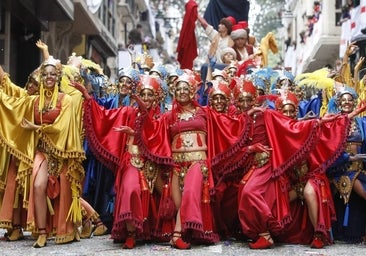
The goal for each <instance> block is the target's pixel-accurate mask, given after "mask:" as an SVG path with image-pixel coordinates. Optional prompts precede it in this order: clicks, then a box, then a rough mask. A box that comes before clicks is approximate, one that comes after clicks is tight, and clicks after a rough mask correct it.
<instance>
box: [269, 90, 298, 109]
mask: <svg viewBox="0 0 366 256" xmlns="http://www.w3.org/2000/svg"><path fill="white" fill-rule="evenodd" d="M275 105H276V109H277V110H281V109H282V108H283V107H284V106H285V105H293V106H294V107H295V109H297V107H298V106H299V100H298V99H297V97H296V95H295V94H294V93H292V92H290V91H288V90H283V91H282V92H281V93H280V95H279V97H278V98H277V99H276V102H275Z"/></svg>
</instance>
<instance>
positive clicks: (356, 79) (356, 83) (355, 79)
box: [353, 57, 365, 94]
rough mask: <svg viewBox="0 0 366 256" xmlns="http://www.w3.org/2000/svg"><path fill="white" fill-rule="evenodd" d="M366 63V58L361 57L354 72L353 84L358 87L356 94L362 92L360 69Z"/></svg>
mask: <svg viewBox="0 0 366 256" xmlns="http://www.w3.org/2000/svg"><path fill="white" fill-rule="evenodd" d="M364 62H365V57H360V58H359V60H358V62H357V64H356V66H355V69H354V70H353V82H354V84H355V87H356V92H357V93H358V94H359V93H360V91H359V89H360V87H359V83H360V79H359V77H358V73H359V72H360V69H361V67H362V65H363V63H364Z"/></svg>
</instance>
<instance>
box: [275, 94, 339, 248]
mask: <svg viewBox="0 0 366 256" xmlns="http://www.w3.org/2000/svg"><path fill="white" fill-rule="evenodd" d="M298 104H299V101H298V99H297V98H296V95H295V94H293V93H291V92H287V91H284V92H283V93H282V94H281V96H279V97H278V98H277V100H276V104H275V105H276V109H277V110H278V111H279V112H281V113H282V114H283V115H285V116H287V117H289V118H292V119H294V120H296V119H297V113H298ZM312 159H317V155H316V154H314V153H313V152H312V153H310V156H309V157H308V158H307V159H306V160H305V161H304V162H302V163H300V164H299V165H296V166H294V167H293V168H292V170H291V169H290V170H289V171H288V172H287V173H288V176H289V179H290V192H289V195H290V207H291V217H292V222H291V223H290V224H289V225H288V226H286V227H285V233H284V234H283V235H282V236H280V237H277V238H276V239H277V240H279V241H281V242H286V243H296V244H298V243H300V244H309V243H310V246H311V247H312V248H317V249H319V248H323V247H324V245H325V244H328V243H329V242H331V241H332V239H331V236H330V229H331V222H332V220H335V209H334V204H333V198H332V193H331V190H330V185H329V181H328V178H327V176H326V174H325V172H324V169H323V172H321V171H319V169H317V166H314V164H312V162H313V161H312ZM297 199H298V200H297ZM299 230H301V232H299Z"/></svg>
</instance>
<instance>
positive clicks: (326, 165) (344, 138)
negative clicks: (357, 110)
mask: <svg viewBox="0 0 366 256" xmlns="http://www.w3.org/2000/svg"><path fill="white" fill-rule="evenodd" d="M342 117H344V118H345V120H346V123H345V129H342V131H343V132H342V138H341V143H339V144H338V148H337V149H336V150H335V151H334V153H333V155H332V156H331V157H329V158H328V159H327V160H326V161H325V162H324V163H323V164H322V165H320V166H319V167H318V168H316V169H315V170H314V172H315V173H316V172H319V173H325V172H326V171H327V169H328V168H329V166H331V165H332V164H333V163H334V162H335V161H336V160H337V158H338V157H339V156H340V155H341V154H342V153H343V152H344V149H345V147H346V142H347V138H348V134H349V130H350V128H351V126H350V124H351V120H350V119H349V118H348V116H347V115H342Z"/></svg>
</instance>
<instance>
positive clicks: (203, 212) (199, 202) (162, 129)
mask: <svg viewBox="0 0 366 256" xmlns="http://www.w3.org/2000/svg"><path fill="white" fill-rule="evenodd" d="M176 108H177V107H175V108H173V111H171V112H167V113H165V114H164V115H163V116H162V117H161V118H160V119H159V120H155V121H152V120H151V119H148V118H147V119H144V118H141V134H140V133H138V134H140V135H141V138H140V141H139V145H141V149H142V150H143V153H144V155H145V156H146V157H147V158H149V159H151V160H152V161H155V162H158V163H172V164H174V172H175V173H176V174H178V175H179V177H183V178H182V179H180V182H181V187H182V188H183V193H182V202H181V207H180V211H181V212H180V213H181V222H182V233H183V236H185V235H186V234H187V233H188V232H189V233H190V234H191V235H192V239H193V242H205V243H207V242H209V243H211V242H217V241H218V240H219V238H218V235H217V233H216V229H215V225H214V219H213V214H212V209H211V206H210V205H211V196H212V193H211V192H213V188H214V180H213V174H212V172H211V161H212V159H213V157H214V156H217V155H218V153H219V152H222V151H226V152H227V153H226V154H225V155H221V156H220V159H222V160H223V161H224V159H228V158H229V157H230V156H231V155H232V154H233V153H234V152H235V151H237V150H239V149H240V148H242V147H243V146H244V144H245V143H247V140H248V137H246V136H245V135H246V134H247V130H246V128H247V126H246V119H245V118H242V117H241V118H231V117H229V116H227V115H225V114H218V113H216V112H213V111H211V110H209V109H204V108H202V107H199V108H198V110H197V111H196V113H194V115H192V117H190V118H187V119H180V118H179V117H177V116H178V114H179V113H177V112H178V110H177V109H176ZM193 144H194V145H197V147H199V148H206V149H205V150H204V152H202V151H189V148H190V145H193ZM234 144H235V145H237V146H236V147H235V146H233V145H234ZM183 148H184V149H183ZM187 149H188V150H187ZM180 152H181V153H180ZM197 155H199V156H200V157H201V160H199V159H193V158H195V156H197ZM180 156H186V157H188V158H190V159H187V160H182V159H181V158H180Z"/></svg>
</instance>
